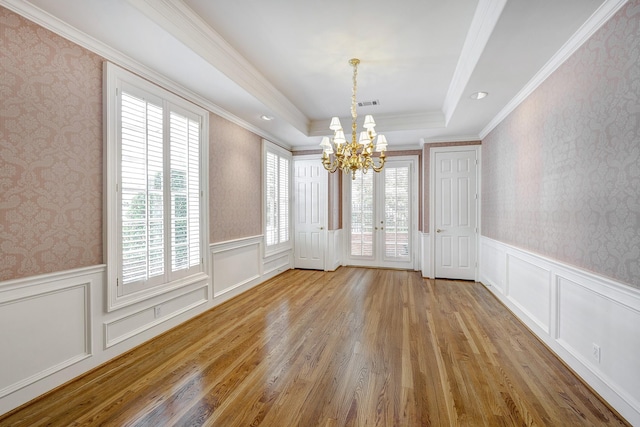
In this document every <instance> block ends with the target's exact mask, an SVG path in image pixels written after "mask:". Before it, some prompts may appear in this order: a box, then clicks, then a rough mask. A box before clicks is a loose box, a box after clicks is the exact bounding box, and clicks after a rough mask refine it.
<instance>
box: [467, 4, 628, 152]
mask: <svg viewBox="0 0 640 427" xmlns="http://www.w3.org/2000/svg"><path fill="white" fill-rule="evenodd" d="M627 1H628V0H607V1H605V2H604V3H603V4H602V5H601V6H600V7H599V8H598V9H597V10H596V11H595V12H594V13H593V14H592V15H591V16H590V17H589V19H587V21H586V22H585V23H584V24H582V26H580V28H578V30H577V31H576V32H575V33H574V34H573V35H572V36H571V38H570V39H569V40H567V42H566V43H565V44H564V45H563V46H562V47H561V48H560V49H559V50H558V51H557V52H556V53H555V55H553V57H552V58H551V59H550V60H549V61H548V62H547V63H546V64H545V65H544V66H543V67H542V68H541V69H540V70H539V71H538V72H537V73H536V74H535V75H534V76H533V78H532V79H531V80H529V82H528V83H527V84H526V85H525V86H524V87H523V88H522V89H521V90H520V92H518V93H517V94H516V96H515V97H514V98H513V99H512V100H511V101H509V103H508V104H507V105H505V107H504V108H503V109H502V110H500V112H499V113H498V114H497V115H496V116H495V117H494V118H493V119H492V120H491V121H490V122H489V123H488V124H487V126H485V127H484V129H482V131H480V139H481V140H482V139H484V138H486V136H487V135H488V134H489V132H491V131H492V130H493V129H495V127H496V126H498V125H499V124H500V123H501V122H502V121H503V120H504V119H506V118H507V116H508V115H509V114H511V112H513V110H515V109H516V108H517V107H518V105H520V104H521V103H522V102H523V101H524V100H525V99H527V97H528V96H529V95H531V93H533V91H534V90H536V89H537V88H538V86H540V85H541V84H542V82H544V81H545V80H546V79H547V78H548V77H549V76H550V75H551V74H552V73H553V72H554V71H555V70H557V69H558V67H560V65H562V64H563V63H564V62H565V61H566V60H567V59H569V58H570V57H571V55H573V54H574V53H575V52H576V50H578V49H579V48H580V46H582V45H583V44H584V43H585V42H586V41H587V40H589V38H591V36H592V35H593V34H594V33H595V32H596V31H598V30H599V29H600V27H602V26H603V25H604V24H605V23H606V22H607V21H608V20H609V19H610V18H611V17H612V16H613V15H615V13H616V12H617V11H618V10H620V8H621V7H622V6H624V5H625V4H626V3H627Z"/></svg>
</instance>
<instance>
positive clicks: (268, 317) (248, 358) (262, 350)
mask: <svg viewBox="0 0 640 427" xmlns="http://www.w3.org/2000/svg"><path fill="white" fill-rule="evenodd" d="M0 425H2V426H44V425H53V426H60V425H73V426H93V425H109V426H124V425H127V426H129V425H132V426H172V425H176V426H199V425H216V426H249V425H251V426H258V425H260V426H316V425H319V426H345V425H354V426H355V425H358V426H421V425H432V426H449V425H472V426H476V425H478V426H497V425H507V426H510V425H519V426H522V425H525V426H529V425H538V426H543V425H544V426H570V425H579V426H587V425H598V426H600V425H626V424H624V422H623V421H622V420H620V419H618V418H617V417H616V416H615V414H613V413H612V412H611V411H610V410H609V409H608V408H607V406H606V405H604V404H603V403H602V402H601V401H600V400H599V399H598V397H597V396H595V395H594V394H593V393H592V392H591V391H590V390H589V389H588V388H587V387H585V386H584V385H583V384H582V383H581V382H580V381H579V380H578V379H577V378H576V377H575V376H574V375H573V374H572V373H571V372H570V371H569V370H568V369H567V368H566V367H565V366H564V365H563V364H562V363H560V362H559V360H558V359H557V358H556V357H555V356H553V355H552V354H551V353H550V352H549V351H548V350H547V349H546V348H545V347H544V346H543V345H542V344H541V343H540V342H539V341H538V340H537V339H536V338H534V336H533V335H532V334H531V333H530V332H529V331H528V330H527V329H526V328H525V327H524V326H522V324H521V323H520V322H519V321H518V320H517V319H516V318H515V317H514V316H512V315H511V314H510V313H509V312H508V311H507V310H506V309H505V308H504V307H503V306H502V305H501V304H500V303H499V302H498V301H497V300H496V299H495V298H494V297H493V296H492V295H491V294H490V293H489V292H488V291H487V290H486V289H485V288H484V287H483V286H482V285H480V284H477V283H470V282H456V281H444V280H436V281H432V280H427V279H422V278H421V277H420V274H419V273H416V272H407V271H392V270H373V269H363V268H347V267H342V268H340V269H339V270H338V271H336V272H334V273H325V272H318V271H305V270H291V271H288V272H286V273H284V274H282V275H280V276H278V277H276V278H275V279H272V280H271V281H268V282H266V283H264V284H262V285H260V286H258V287H257V288H255V289H254V290H252V291H250V292H248V293H245V294H243V295H241V296H239V297H237V298H235V299H233V300H231V301H229V302H227V303H225V304H223V305H221V306H218V307H216V308H214V309H213V310H210V311H208V312H207V313H205V314H203V315H201V316H199V317H197V318H196V319H193V320H191V321H189V322H187V323H185V324H183V325H181V326H179V327H177V328H175V329H173V330H171V331H169V332H168V333H166V334H164V335H162V336H160V337H158V338H156V339H154V340H152V341H150V342H148V343H147V344H144V345H142V346H140V347H138V348H136V349H134V350H133V351H131V352H129V353H127V354H125V355H123V356H122V357H120V358H118V359H116V360H115V361H113V362H110V363H108V364H107V365H104V366H102V367H100V368H98V369H96V370H94V371H92V372H90V373H88V374H87V375H85V376H84V377H82V378H81V379H79V380H77V381H74V382H72V383H70V384H68V385H66V386H64V387H62V388H60V389H58V390H56V391H55V392H53V393H51V394H49V395H46V396H45V397H43V398H41V399H39V400H37V401H35V402H33V403H32V404H30V405H28V406H26V407H24V408H22V409H20V410H19V411H16V412H14V413H12V414H10V415H9V416H8V417H6V418H4V419H0Z"/></svg>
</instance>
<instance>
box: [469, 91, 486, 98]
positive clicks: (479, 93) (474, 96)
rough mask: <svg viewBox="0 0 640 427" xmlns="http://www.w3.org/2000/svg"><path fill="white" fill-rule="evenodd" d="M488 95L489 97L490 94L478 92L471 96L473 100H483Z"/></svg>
mask: <svg viewBox="0 0 640 427" xmlns="http://www.w3.org/2000/svg"><path fill="white" fill-rule="evenodd" d="M487 95H489V93H488V92H476V93H472V94H471V99H482V98H484V97H485V96H487Z"/></svg>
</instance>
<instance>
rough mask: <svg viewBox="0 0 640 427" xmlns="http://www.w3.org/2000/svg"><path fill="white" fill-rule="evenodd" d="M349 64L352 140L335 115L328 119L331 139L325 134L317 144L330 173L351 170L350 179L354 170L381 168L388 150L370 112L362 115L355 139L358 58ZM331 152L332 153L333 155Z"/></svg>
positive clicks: (385, 141) (354, 175)
mask: <svg viewBox="0 0 640 427" xmlns="http://www.w3.org/2000/svg"><path fill="white" fill-rule="evenodd" d="M349 64H351V66H352V67H353V92H352V94H351V142H349V143H348V142H347V140H346V138H345V135H344V131H343V130H342V124H341V123H340V119H338V117H333V118H331V124H330V125H329V129H331V130H332V131H333V132H334V134H333V138H329V137H328V136H325V137H323V138H322V142H321V143H320V146H321V147H322V150H323V151H322V164H323V165H324V168H325V169H326V170H328V171H329V172H335V171H336V170H338V169H342V170H343V171H344V172H345V173H350V174H351V177H352V179H356V172H357V171H358V170H362V172H363V173H367V171H368V170H369V169H373V170H374V171H376V172H380V171H381V170H382V168H383V167H384V162H385V154H384V152H385V151H386V150H387V138H385V136H384V135H378V134H376V131H375V130H374V128H375V126H376V122H375V121H374V120H373V117H372V116H371V115H370V114H367V115H366V116H365V117H364V124H363V125H362V127H363V128H364V129H365V130H364V131H362V132H360V138H359V139H358V138H356V135H357V133H356V128H357V125H356V118H357V117H358V114H357V113H356V92H357V90H358V84H357V77H358V64H360V60H359V59H357V58H353V59H351V60H349ZM376 136H377V137H378V139H377V141H376V145H375V151H376V152H379V153H380V157H379V158H378V159H379V161H378V164H376V161H375V159H374V158H373V152H374V146H373V140H374V139H375V138H376ZM332 155H333V156H332Z"/></svg>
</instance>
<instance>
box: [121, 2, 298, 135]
mask: <svg viewBox="0 0 640 427" xmlns="http://www.w3.org/2000/svg"><path fill="white" fill-rule="evenodd" d="M127 2H128V3H130V4H131V5H133V6H135V7H136V8H137V9H139V10H140V11H141V12H142V13H143V14H145V15H146V16H147V17H148V18H150V19H151V20H153V21H154V22H156V23H157V24H158V25H160V26H161V27H162V28H163V29H165V30H166V31H167V32H169V33H170V34H172V35H173V36H174V37H176V38H177V39H178V40H180V41H181V42H182V43H184V44H185V45H186V46H188V47H189V48H190V49H192V50H193V51H194V52H196V53H197V54H198V55H200V56H201V57H202V58H203V59H205V60H206V61H207V62H208V63H210V64H211V65H213V66H214V67H215V68H216V69H217V70H219V71H220V72H221V73H223V74H224V75H226V76H227V77H228V78H229V79H231V80H232V81H234V82H235V83H236V84H238V85H239V86H240V87H241V88H242V89H244V90H246V91H247V92H248V93H250V94H251V95H252V96H254V97H255V98H256V99H258V100H259V101H260V102H262V103H264V104H265V106H266V107H267V108H268V109H269V110H271V111H273V112H274V113H275V114H276V115H277V116H279V117H280V118H281V119H282V120H284V121H286V122H288V123H289V124H291V125H292V126H293V127H295V128H296V129H297V130H299V131H300V132H302V133H303V134H305V135H306V134H307V132H308V128H309V119H308V118H307V117H306V116H305V115H304V114H303V113H302V112H301V111H300V110H299V109H298V108H297V107H296V106H295V105H294V104H293V103H292V102H291V101H289V99H288V98H287V97H285V96H284V95H283V94H282V93H281V92H280V91H279V90H278V89H276V87H275V86H273V85H272V84H271V83H270V82H269V81H268V80H267V79H266V78H265V77H264V76H263V75H262V74H261V73H260V71H258V70H257V69H256V68H255V67H254V66H253V65H251V64H250V63H249V61H247V60H246V59H245V58H244V57H243V56H242V55H240V53H238V51H236V50H235V49H234V48H233V47H232V46H231V45H230V44H229V43H228V42H227V41H226V40H224V39H223V38H222V36H221V35H220V34H218V33H217V32H216V31H215V30H214V29H213V28H211V27H210V26H209V25H208V24H207V23H206V22H205V21H204V20H203V19H202V18H201V17H200V16H198V15H197V14H196V13H195V12H194V11H193V10H192V9H190V8H189V7H188V6H187V5H186V4H185V3H184V2H182V1H176V0H127Z"/></svg>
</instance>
